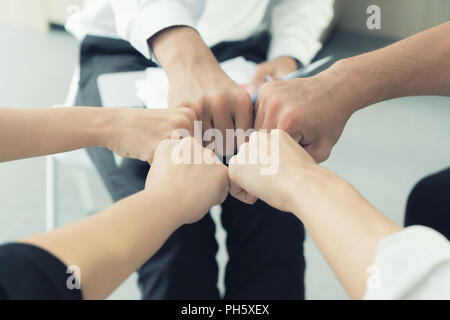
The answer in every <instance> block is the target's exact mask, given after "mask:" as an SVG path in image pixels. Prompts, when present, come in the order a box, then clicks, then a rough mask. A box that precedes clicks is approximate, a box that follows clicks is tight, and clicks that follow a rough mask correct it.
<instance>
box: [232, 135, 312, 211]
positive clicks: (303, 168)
mask: <svg viewBox="0 0 450 320" xmlns="http://www.w3.org/2000/svg"><path fill="white" fill-rule="evenodd" d="M263 155H264V156H265V155H267V157H264V158H263ZM274 163H275V164H277V166H275V167H273V168H272V169H274V170H271V171H270V172H265V171H264V169H265V168H267V166H268V165H273V164H274ZM317 170H320V167H319V166H318V165H317V164H316V163H315V161H314V160H313V159H312V158H311V157H310V156H309V155H308V153H307V152H306V151H305V150H303V148H302V147H301V146H300V145H298V143H297V142H296V141H295V140H293V139H292V137H291V136H290V135H289V134H287V133H286V132H284V131H282V130H278V129H276V130H272V131H271V133H270V134H267V133H263V132H257V131H255V132H254V133H252V135H251V136H250V140H249V142H248V143H244V144H243V145H242V146H241V147H240V149H239V152H238V154H237V155H236V156H234V157H233V158H232V159H231V161H230V165H229V168H228V176H229V179H230V194H231V195H232V196H234V197H235V198H237V199H239V200H241V201H243V202H246V203H248V204H251V203H254V202H255V201H256V199H257V198H259V199H261V200H263V201H264V202H266V203H267V204H269V205H270V206H272V207H274V208H277V209H279V210H281V211H288V212H293V210H294V204H293V203H294V201H293V199H294V198H295V197H296V196H298V193H300V192H301V183H303V184H308V183H311V181H312V180H311V177H313V176H314V175H313V174H312V173H314V172H315V171H317Z"/></svg>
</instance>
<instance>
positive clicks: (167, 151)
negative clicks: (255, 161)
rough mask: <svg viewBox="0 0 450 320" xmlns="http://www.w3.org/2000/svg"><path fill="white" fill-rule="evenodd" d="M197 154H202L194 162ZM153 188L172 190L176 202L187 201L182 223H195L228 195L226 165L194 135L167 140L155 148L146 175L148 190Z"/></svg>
mask: <svg viewBox="0 0 450 320" xmlns="http://www.w3.org/2000/svg"><path fill="white" fill-rule="evenodd" d="M196 154H197V155H200V156H199V157H198V158H197V160H198V161H197V163H198V164H197V163H195V159H196V158H195V155H196ZM181 159H182V162H181V161H180V160H181ZM180 162H181V163H180ZM154 188H159V189H161V188H162V189H164V190H170V192H173V193H174V194H175V195H176V199H177V201H180V203H183V202H184V204H183V205H184V206H185V207H186V210H184V213H185V214H186V215H185V216H183V217H180V220H181V224H184V223H194V222H196V221H198V220H200V219H201V218H202V217H203V216H204V215H205V214H206V213H207V212H208V211H209V209H210V208H211V207H213V206H215V205H217V204H221V203H222V202H223V201H225V199H226V197H227V195H228V173H227V167H226V166H225V165H223V164H222V162H221V161H220V160H219V159H218V158H217V157H216V155H215V154H214V152H212V151H211V150H209V149H205V148H203V147H202V146H201V145H200V143H199V142H197V140H195V139H194V138H192V137H188V138H184V139H182V140H164V141H162V142H161V144H160V145H159V146H158V148H157V149H156V152H155V159H154V161H153V164H152V167H151V169H150V172H149V174H148V177H147V182H146V189H149V190H152V189H154Z"/></svg>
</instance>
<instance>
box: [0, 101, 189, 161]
mask: <svg viewBox="0 0 450 320" xmlns="http://www.w3.org/2000/svg"><path fill="white" fill-rule="evenodd" d="M194 119H195V115H194V113H193V112H192V111H191V110H188V109H179V110H176V111H174V110H141V109H115V108H88V107H86V108H53V109H42V110H28V109H0V162H3V161H10V160H17V159H22V158H29V157H37V156H43V155H48V154H54V153H60V152H66V151H71V150H74V149H80V148H86V147H94V146H95V147H107V148H110V149H111V150H113V151H115V152H116V153H118V154H120V155H123V156H125V157H131V158H137V159H141V160H144V161H149V160H150V161H151V159H152V157H153V153H154V150H155V149H156V147H157V146H158V144H159V142H160V141H161V140H163V139H167V138H170V136H171V134H172V131H173V130H175V129H186V130H189V131H192V125H193V121H194Z"/></svg>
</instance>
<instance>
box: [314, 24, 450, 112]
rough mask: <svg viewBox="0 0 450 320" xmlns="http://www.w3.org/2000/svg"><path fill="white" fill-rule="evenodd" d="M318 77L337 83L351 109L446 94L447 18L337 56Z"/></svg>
mask: <svg viewBox="0 0 450 320" xmlns="http://www.w3.org/2000/svg"><path fill="white" fill-rule="evenodd" d="M321 77H329V78H330V81H332V82H334V83H335V85H336V86H340V89H341V91H343V94H342V99H343V100H342V102H348V105H347V107H349V108H351V110H350V111H351V112H354V111H356V110H358V109H360V108H364V107H366V106H368V105H371V104H373V103H376V102H380V101H384V100H388V99H394V98H399V97H405V96H416V95H440V96H450V22H446V23H444V24H441V25H439V26H436V27H434V28H431V29H428V30H425V31H423V32H420V33H418V34H416V35H414V36H411V37H409V38H406V39H404V40H402V41H399V42H397V43H395V44H393V45H390V46H388V47H386V48H383V49H380V50H376V51H373V52H369V53H366V54H363V55H360V56H356V57H352V58H348V59H344V60H341V61H340V62H338V63H336V64H335V65H334V66H333V67H331V68H330V69H329V70H327V71H325V72H323V74H321V75H319V78H321ZM336 89H337V87H336ZM338 106H339V107H341V108H345V106H344V104H343V103H340V104H339V105H338Z"/></svg>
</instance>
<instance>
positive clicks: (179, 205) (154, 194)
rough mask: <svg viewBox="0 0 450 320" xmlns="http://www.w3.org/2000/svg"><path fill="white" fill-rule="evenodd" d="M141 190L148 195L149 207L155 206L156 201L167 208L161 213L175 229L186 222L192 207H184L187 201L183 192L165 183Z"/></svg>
mask: <svg viewBox="0 0 450 320" xmlns="http://www.w3.org/2000/svg"><path fill="white" fill-rule="evenodd" d="M141 192H143V193H144V194H146V195H147V197H146V198H147V200H148V205H149V208H151V207H155V204H156V203H161V207H163V208H165V210H164V212H161V213H162V214H163V215H164V219H165V220H166V221H168V222H170V224H171V227H172V228H173V229H174V230H176V229H178V228H179V227H181V226H182V225H184V224H185V223H186V221H185V220H186V219H185V216H187V215H188V214H189V212H188V211H189V210H190V207H189V206H186V207H184V204H185V203H186V202H185V197H184V196H183V194H182V193H179V192H177V191H175V190H174V189H173V188H171V187H170V186H165V185H164V184H161V185H157V186H156V185H155V186H152V187H150V188H147V189H144V190H143V191H141Z"/></svg>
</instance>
